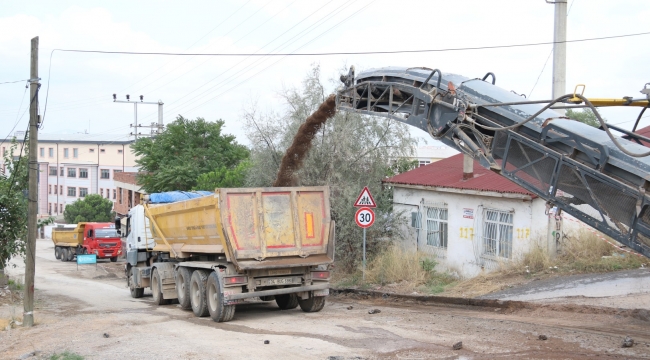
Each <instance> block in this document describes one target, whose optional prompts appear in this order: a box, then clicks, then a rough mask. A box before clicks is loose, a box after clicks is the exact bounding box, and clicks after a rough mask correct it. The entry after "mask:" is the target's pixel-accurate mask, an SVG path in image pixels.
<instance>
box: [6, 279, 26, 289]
mask: <svg viewBox="0 0 650 360" xmlns="http://www.w3.org/2000/svg"><path fill="white" fill-rule="evenodd" d="M7 285H9V289H11V290H23V289H24V288H25V285H23V283H21V282H20V281H16V280H13V279H9V281H8V282H7Z"/></svg>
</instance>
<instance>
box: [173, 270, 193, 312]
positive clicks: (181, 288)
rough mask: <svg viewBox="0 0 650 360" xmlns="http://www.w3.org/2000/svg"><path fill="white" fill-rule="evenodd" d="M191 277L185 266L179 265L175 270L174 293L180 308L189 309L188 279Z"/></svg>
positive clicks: (190, 304)
mask: <svg viewBox="0 0 650 360" xmlns="http://www.w3.org/2000/svg"><path fill="white" fill-rule="evenodd" d="M191 279H192V271H191V270H190V269H189V268H186V267H180V268H179V269H178V272H176V295H177V296H178V303H179V304H180V305H181V309H184V310H189V309H191V308H192V303H190V281H191Z"/></svg>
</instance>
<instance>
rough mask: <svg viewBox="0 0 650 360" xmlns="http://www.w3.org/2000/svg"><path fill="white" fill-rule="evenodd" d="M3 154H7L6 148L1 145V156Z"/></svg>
mask: <svg viewBox="0 0 650 360" xmlns="http://www.w3.org/2000/svg"><path fill="white" fill-rule="evenodd" d="M5 155H7V149H5V147H4V146H3V147H2V157H4V156H5Z"/></svg>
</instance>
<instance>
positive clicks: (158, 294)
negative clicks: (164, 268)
mask: <svg viewBox="0 0 650 360" xmlns="http://www.w3.org/2000/svg"><path fill="white" fill-rule="evenodd" d="M151 292H152V293H153V302H154V304H156V305H167V304H169V300H165V299H164V298H163V295H162V283H161V282H160V274H158V269H153V274H151Z"/></svg>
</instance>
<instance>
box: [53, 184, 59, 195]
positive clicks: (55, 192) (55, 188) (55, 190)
mask: <svg viewBox="0 0 650 360" xmlns="http://www.w3.org/2000/svg"><path fill="white" fill-rule="evenodd" d="M57 188H58V186H57V185H54V195H56V194H57V190H58V189H57Z"/></svg>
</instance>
